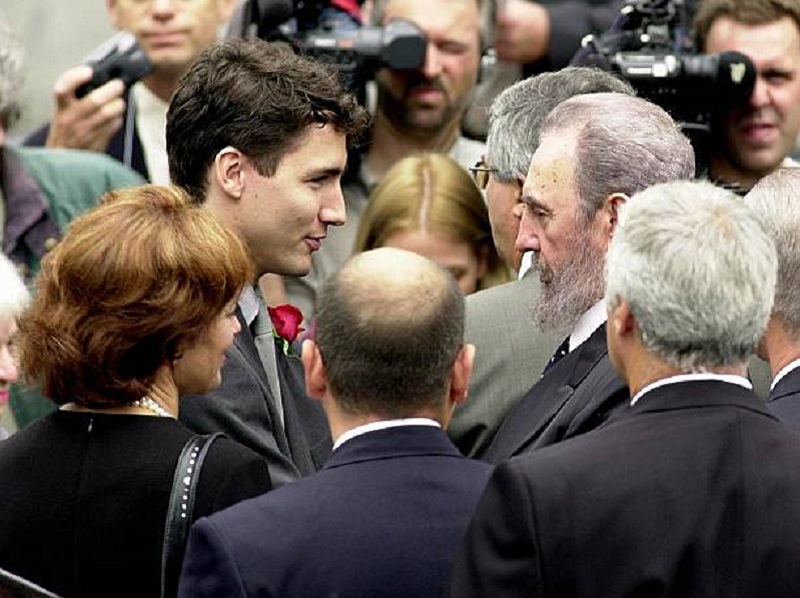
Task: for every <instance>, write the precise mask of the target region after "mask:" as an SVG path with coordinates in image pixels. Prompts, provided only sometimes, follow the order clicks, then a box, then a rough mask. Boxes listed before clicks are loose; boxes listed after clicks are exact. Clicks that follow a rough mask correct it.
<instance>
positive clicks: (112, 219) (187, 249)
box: [19, 185, 251, 407]
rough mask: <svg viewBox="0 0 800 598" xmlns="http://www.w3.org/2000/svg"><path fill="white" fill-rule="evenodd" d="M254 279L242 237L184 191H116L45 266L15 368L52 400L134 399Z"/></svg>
mask: <svg viewBox="0 0 800 598" xmlns="http://www.w3.org/2000/svg"><path fill="white" fill-rule="evenodd" d="M250 277H251V266H250V260H249V256H248V255H247V252H246V250H245V248H244V246H243V245H242V243H241V241H240V240H239V239H238V237H236V236H235V235H234V234H233V233H231V232H230V231H228V230H227V229H226V228H225V227H223V225H222V224H220V223H219V222H218V221H217V220H216V219H215V218H214V217H213V216H212V215H211V214H210V213H208V212H207V211H206V210H204V209H203V208H201V207H199V206H197V205H195V204H193V203H191V201H190V200H189V198H188V197H187V196H186V195H185V194H184V193H183V192H182V191H180V190H179V189H177V188H173V187H162V186H157V185H144V186H141V187H133V188H130V189H124V190H117V191H112V192H110V193H108V194H106V195H105V196H104V198H103V200H102V203H101V204H100V205H99V206H97V207H96V208H94V209H92V210H90V211H89V212H86V213H84V214H83V215H81V216H80V217H78V218H77V219H75V220H73V222H72V224H71V225H70V227H69V229H68V232H67V234H66V235H65V236H64V238H63V240H62V241H61V242H60V243H59V244H58V245H57V246H56V248H55V249H54V250H53V251H52V252H51V253H50V254H48V255H47V257H46V258H45V259H44V260H43V261H42V268H41V270H40V272H39V275H38V278H37V289H36V293H35V298H34V301H33V303H32V305H31V307H30V308H29V310H28V311H27V312H26V313H25V314H24V316H23V317H22V318H21V319H20V323H19V328H20V337H21V341H20V365H21V367H22V370H23V372H25V375H26V377H27V378H28V380H29V381H31V382H34V383H38V384H39V385H40V386H41V389H42V393H43V394H44V395H45V396H47V397H49V398H50V399H51V400H53V401H55V402H56V403H58V404H62V403H66V402H71V401H74V402H75V403H77V404H79V405H83V406H86V407H102V406H110V405H118V404H124V403H129V402H131V401H133V400H136V399H138V398H140V397H142V396H143V395H145V394H146V393H147V392H148V390H149V389H150V387H151V386H152V383H153V380H154V377H155V374H156V370H157V369H158V368H159V367H160V366H161V365H162V364H164V363H168V362H169V361H171V360H173V359H175V358H176V357H177V355H178V353H179V352H180V350H181V348H182V347H185V346H187V345H191V344H192V343H193V342H194V341H196V340H197V339H198V338H199V337H200V336H201V335H202V334H204V333H205V332H206V331H207V330H208V327H209V325H210V324H211V322H212V321H213V320H214V319H215V318H216V317H217V316H218V315H219V314H220V312H221V311H222V310H223V309H224V308H225V306H226V305H227V304H228V303H229V302H230V301H231V300H232V299H234V298H235V297H237V296H238V294H239V293H240V292H241V290H242V288H243V287H244V285H245V284H247V283H248V281H249V280H250Z"/></svg>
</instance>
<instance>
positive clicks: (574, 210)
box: [483, 93, 694, 463]
mask: <svg viewBox="0 0 800 598" xmlns="http://www.w3.org/2000/svg"><path fill="white" fill-rule="evenodd" d="M631 165H635V167H632V166H631ZM693 175H694V151H693V150H692V147H691V144H690V143H689V140H688V139H687V138H686V137H684V136H683V134H682V133H681V132H680V130H679V128H678V125H677V124H676V123H675V122H674V121H673V120H672V118H671V117H670V116H669V115H668V114H667V113H666V112H665V111H664V110H663V109H661V108H660V107H658V106H656V105H655V104H652V103H650V102H648V101H646V100H643V99H641V98H636V97H632V96H628V95H624V94H616V93H599V94H585V95H580V96H575V97H573V98H571V99H569V100H566V101H564V102H562V103H561V104H559V105H558V106H556V108H554V109H553V111H552V112H550V114H549V115H548V116H547V118H546V119H545V122H544V123H543V125H542V132H541V138H540V143H539V146H538V148H537V149H536V152H535V153H534V155H533V159H532V161H531V166H530V169H529V171H528V176H527V178H526V179H525V184H524V186H523V202H524V204H525V208H524V212H523V215H522V220H521V222H520V228H519V234H518V236H517V241H516V244H517V248H518V249H519V250H520V251H533V252H534V254H535V258H534V260H535V261H534V266H535V268H536V269H537V271H538V274H539V279H540V281H541V283H542V284H541V292H540V293H539V295H538V296H536V297H535V299H533V306H532V312H533V316H534V319H535V321H536V322H537V323H538V325H539V326H540V327H541V328H542V329H543V330H545V331H549V332H553V333H556V332H560V333H562V334H563V333H567V336H566V338H565V339H564V341H563V342H562V344H561V346H560V347H559V348H558V349H557V350H556V353H555V354H554V355H553V357H552V358H551V360H550V362H549V363H548V364H547V366H546V367H545V370H544V373H543V375H542V378H541V379H540V380H539V381H538V382H537V383H536V384H534V385H533V387H532V388H531V389H530V390H529V391H528V392H527V393H526V394H525V395H524V396H523V397H522V399H520V401H519V402H518V403H517V404H516V405H515V407H514V408H513V409H512V410H511V411H510V412H509V414H508V415H507V416H506V418H505V419H504V421H503V423H502V425H501V426H500V429H499V430H498V432H497V434H496V435H495V437H494V439H493V440H492V443H491V444H490V445H489V447H488V449H487V450H486V453H485V454H484V456H483V458H484V459H486V460H488V461H490V462H492V463H499V462H501V461H504V460H505V459H508V458H509V457H512V456H514V455H518V454H520V453H524V452H527V451H530V450H532V449H535V448H538V447H542V446H545V445H549V444H553V443H555V442H559V441H561V440H564V439H566V438H570V437H572V436H576V435H578V434H582V433H584V432H587V431H589V430H591V429H593V428H596V427H597V426H599V425H600V424H601V423H603V422H604V421H605V420H606V419H607V418H608V417H609V415H610V414H611V413H612V411H614V410H616V409H618V408H620V407H622V406H624V404H625V401H626V398H627V396H628V389H627V387H626V385H625V383H624V382H623V381H622V380H621V379H620V378H619V377H618V376H617V375H616V373H615V372H614V370H613V368H612V367H611V362H610V361H609V358H608V350H607V348H606V341H605V320H606V308H605V301H604V299H603V289H604V272H603V268H604V263H605V254H606V250H607V249H608V245H609V242H610V240H611V238H612V236H613V234H614V230H615V229H616V226H617V213H618V210H619V209H620V207H621V206H622V205H623V204H624V203H625V201H626V200H627V198H628V197H629V196H631V195H633V194H634V193H638V192H639V191H642V190H644V189H645V188H647V187H649V186H651V185H654V184H657V183H661V182H667V181H672V180H678V179H689V178H692V176H693Z"/></svg>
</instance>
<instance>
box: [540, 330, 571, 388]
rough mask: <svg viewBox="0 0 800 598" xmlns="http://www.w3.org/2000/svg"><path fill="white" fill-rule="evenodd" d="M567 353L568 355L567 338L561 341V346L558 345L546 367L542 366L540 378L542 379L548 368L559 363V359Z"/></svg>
mask: <svg viewBox="0 0 800 598" xmlns="http://www.w3.org/2000/svg"><path fill="white" fill-rule="evenodd" d="M567 353H569V336H567V338H565V339H564V340H563V341H561V344H560V345H558V349H556V352H555V353H553V356H552V357H551V358H550V361H548V362H547V365H546V366H544V370H542V378H544V375H545V374H546V373H547V372H548V371H549V370H550V368H552V367H553V366H554V365H555V364H557V363H558V362H559V361H561V359H562V358H563V357H564V356H566V354H567Z"/></svg>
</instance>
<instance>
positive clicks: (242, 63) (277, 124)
mask: <svg viewBox="0 0 800 598" xmlns="http://www.w3.org/2000/svg"><path fill="white" fill-rule="evenodd" d="M368 120H369V118H368V115H367V112H366V110H365V109H364V108H362V107H361V106H359V105H358V103H357V102H356V99H355V97H354V96H353V95H352V94H349V93H346V91H345V89H344V87H343V86H342V83H341V81H340V80H339V77H338V75H337V73H336V72H335V71H333V70H332V69H330V68H328V67H327V66H325V65H323V64H321V63H319V62H315V61H313V60H311V59H308V58H304V57H302V56H298V55H297V54H295V53H294V52H292V51H291V50H290V49H289V48H288V47H286V46H285V45H283V44H278V43H267V42H265V41H263V40H242V39H227V40H223V41H220V42H216V43H214V44H212V45H211V46H210V47H208V48H207V49H206V50H205V51H203V52H202V53H201V54H200V56H199V57H198V58H197V60H196V61H195V62H194V64H193V65H192V66H191V67H190V68H189V70H188V71H187V72H186V73H184V75H183V76H182V77H181V80H180V82H179V84H178V89H177V91H176V92H175V95H174V96H173V97H172V101H171V102H170V107H169V111H168V113H167V153H168V155H169V170H170V177H171V178H172V181H173V183H175V184H177V185H180V186H181V187H183V188H184V189H185V190H186V191H187V192H188V193H189V195H190V196H191V197H192V199H193V200H194V201H196V202H202V201H203V200H204V195H205V191H206V176H207V174H208V169H209V167H210V166H211V164H212V163H213V162H214V158H215V156H216V155H217V153H218V152H219V151H220V150H222V149H223V148H225V147H228V146H231V147H235V148H237V149H238V150H240V151H241V152H242V153H244V154H246V155H247V156H248V157H250V158H252V159H253V161H254V162H255V164H256V167H257V169H258V172H259V173H260V174H261V175H264V176H272V175H273V174H275V171H276V170H277V168H278V164H279V162H280V160H281V158H283V156H284V155H286V154H287V153H288V152H289V151H290V150H292V149H293V148H294V146H295V144H297V143H298V142H299V141H300V139H301V138H302V137H303V135H304V134H305V132H306V127H307V126H308V125H311V124H315V123H316V124H319V125H320V126H322V125H325V124H331V125H333V127H334V128H335V129H336V130H337V131H338V132H340V133H343V134H345V135H346V137H347V140H348V143H350V144H351V145H352V144H354V143H356V142H357V141H358V140H359V139H360V138H361V136H362V134H363V133H364V132H365V130H366V127H367V124H368Z"/></svg>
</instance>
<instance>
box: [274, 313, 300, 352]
mask: <svg viewBox="0 0 800 598" xmlns="http://www.w3.org/2000/svg"><path fill="white" fill-rule="evenodd" d="M267 311H268V312H269V317H270V319H271V320H272V336H274V337H275V338H276V339H278V340H279V341H280V343H281V345H283V353H284V354H285V355H294V356H297V353H295V351H294V349H292V343H293V342H294V341H295V340H296V339H297V337H298V335H299V334H300V333H301V332H303V330H305V328H303V327H302V326H300V324H302V323H303V312H301V311H300V310H299V309H297V308H296V307H295V306H294V305H289V304H286V305H276V306H275V307H267Z"/></svg>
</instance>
